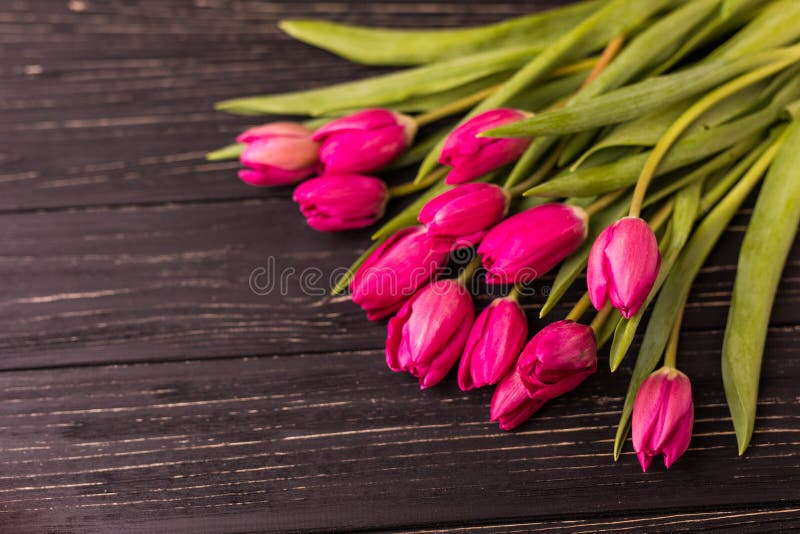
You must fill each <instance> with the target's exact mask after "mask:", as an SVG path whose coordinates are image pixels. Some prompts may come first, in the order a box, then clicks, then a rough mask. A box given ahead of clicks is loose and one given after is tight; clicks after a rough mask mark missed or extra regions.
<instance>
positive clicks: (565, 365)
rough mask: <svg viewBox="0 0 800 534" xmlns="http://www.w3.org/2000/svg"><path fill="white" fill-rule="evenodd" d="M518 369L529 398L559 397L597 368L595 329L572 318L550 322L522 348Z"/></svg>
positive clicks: (545, 399) (547, 398) (543, 399)
mask: <svg viewBox="0 0 800 534" xmlns="http://www.w3.org/2000/svg"><path fill="white" fill-rule="evenodd" d="M517 370H518V371H519V375H520V378H521V380H522V383H523V384H524V385H525V388H526V389H527V391H528V396H529V397H530V398H532V399H536V400H541V401H542V403H544V402H547V401H548V400H550V399H555V398H556V397H560V396H561V395H563V394H564V393H567V392H568V391H572V390H573V389H575V388H576V387H578V386H579V385H580V383H581V382H583V381H584V380H586V378H587V377H589V376H590V375H592V374H594V372H595V371H597V343H596V342H595V338H594V332H593V331H592V329H591V328H590V327H589V326H587V325H584V324H580V323H576V322H574V321H569V320H564V321H557V322H555V323H550V324H549V325H547V326H545V327H544V328H543V329H542V330H540V331H539V333H538V334H536V335H535V336H533V339H531V340H530V341H529V342H528V344H527V345H526V346H525V348H524V349H523V350H522V354H521V355H520V357H519V362H517Z"/></svg>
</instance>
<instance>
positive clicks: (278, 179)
mask: <svg viewBox="0 0 800 534" xmlns="http://www.w3.org/2000/svg"><path fill="white" fill-rule="evenodd" d="M313 133H314V132H313V131H312V130H310V129H308V128H306V127H305V126H303V125H302V124H297V123H294V122H272V123H269V124H265V125H263V126H258V127H256V128H251V129H249V130H247V131H245V132H244V133H242V134H241V135H240V136H239V137H238V138H237V139H236V140H237V141H238V142H239V143H247V146H246V147H245V149H244V151H243V152H242V155H241V156H240V161H241V162H242V165H244V166H246V167H249V169H242V170H240V171H239V178H241V179H242V181H244V182H247V183H248V184H251V185H290V184H295V183H297V182H299V181H300V180H302V179H303V178H308V177H309V176H311V175H312V174H314V173H315V172H317V171H318V170H319V168H320V162H319V155H318V152H319V143H316V142H314V141H313V140H312V139H311V136H312V135H313Z"/></svg>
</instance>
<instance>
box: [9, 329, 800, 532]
mask: <svg viewBox="0 0 800 534" xmlns="http://www.w3.org/2000/svg"><path fill="white" fill-rule="evenodd" d="M794 337H796V333H794V332H783V333H782V332H776V333H775V335H773V336H771V337H770V342H769V346H768V348H767V351H768V354H770V355H771V357H770V358H767V360H766V366H765V369H764V379H763V394H762V397H761V398H762V401H761V403H760V405H759V410H760V413H759V416H760V418H759V423H758V424H757V427H756V432H755V437H754V439H753V446H752V447H751V449H750V450H749V451H748V453H747V455H746V456H744V457H743V458H738V459H737V458H736V449H735V440H734V438H733V433H732V430H731V427H730V423H729V421H728V416H727V409H726V407H725V405H724V401H723V397H722V391H721V388H720V387H719V375H718V369H717V368H718V352H719V340H717V339H715V338H711V337H709V336H707V335H703V334H690V335H689V336H688V337H687V340H686V343H685V344H686V345H687V346H689V347H691V348H690V349H683V348H682V351H681V358H682V362H681V365H682V367H683V368H684V369H685V370H686V372H687V373H688V374H689V375H690V376H691V377H692V380H693V384H694V388H695V402H696V405H697V412H696V415H697V423H696V427H695V436H694V438H693V441H692V445H691V448H690V450H689V451H688V452H687V454H686V455H685V457H683V458H682V459H681V460H680V461H679V462H677V463H676V464H675V466H674V467H673V468H672V469H671V470H670V471H669V472H666V471H665V470H664V469H663V467H661V466H660V465H656V464H654V467H653V468H652V469H651V472H650V473H647V474H646V475H643V474H642V473H641V472H640V469H639V467H638V464H637V462H636V461H635V459H634V458H633V456H632V454H631V453H630V452H629V450H626V453H625V455H624V456H623V458H622V459H621V461H620V462H619V463H618V464H615V463H614V462H613V461H612V459H611V456H610V451H611V443H612V438H613V432H614V424H615V423H616V420H617V415H618V411H619V409H620V404H621V395H622V393H623V392H624V388H625V385H626V384H625V382H626V378H627V377H626V376H625V373H621V374H622V376H610V374H609V372H608V371H607V370H606V369H605V368H604V366H601V370H600V371H599V372H598V374H597V375H596V376H594V377H592V378H590V379H589V380H587V382H586V383H584V384H583V385H582V386H581V387H580V388H578V389H577V390H576V391H575V392H574V393H573V394H570V395H568V396H567V397H565V398H562V399H559V400H558V401H555V402H552V403H551V404H550V405H549V406H548V407H546V408H545V409H544V410H543V411H542V412H541V413H540V414H539V416H538V417H537V418H536V419H534V420H533V421H531V422H529V423H527V424H525V425H524V426H523V427H521V428H520V429H519V431H518V432H514V433H503V432H501V431H499V430H498V429H497V427H496V426H495V425H493V424H490V423H488V422H487V412H488V401H489V398H490V392H488V391H480V392H477V393H474V394H470V395H465V394H462V393H460V392H459V391H458V390H457V389H456V387H455V380H454V379H453V378H452V377H450V378H448V379H447V380H446V382H445V383H444V384H443V385H442V386H440V387H436V388H434V389H432V390H428V391H425V392H422V393H421V392H420V391H419V389H418V386H417V385H416V382H415V381H414V380H413V379H412V378H411V377H409V376H406V375H398V374H394V373H392V372H390V371H389V370H388V369H387V368H386V366H385V363H384V362H383V357H382V354H381V353H380V352H378V351H364V352H354V353H330V354H309V355H302V356H300V357H291V358H249V359H238V360H221V361H219V360H218V361H194V362H185V363H161V364H136V365H125V366H98V367H86V368H69V369H60V370H44V371H25V372H22V371H20V372H13V373H2V374H0V391H2V394H1V395H2V397H0V398H1V399H2V401H0V427H2V429H3V435H4V439H3V445H2V448H3V451H2V454H3V459H4V461H3V473H2V474H0V510H2V511H3V512H4V513H3V516H2V517H3V521H4V525H5V526H6V527H7V528H10V529H11V530H12V531H18V530H17V529H16V526H17V525H20V526H21V525H29V526H30V527H31V528H34V527H35V529H38V530H35V531H50V530H56V529H57V527H58V526H69V529H71V530H74V531H77V532H102V531H106V532H107V531H109V530H112V531H115V532H127V531H132V532H135V531H147V532H170V531H188V530H192V531H193V532H228V531H230V532H233V531H238V532H241V531H266V530H275V531H277V530H284V529H290V528H291V529H331V530H335V529H344V530H352V529H362V528H364V529H366V528H391V529H395V528H398V527H402V526H405V527H408V528H419V529H422V528H430V527H435V526H436V525H470V524H492V522H493V521H494V522H497V521H498V520H499V518H502V521H503V522H504V523H514V522H519V521H533V522H539V521H547V520H551V519H552V520H559V521H563V520H566V519H570V520H573V519H585V520H588V519H593V521H594V522H595V523H599V524H602V521H601V520H602V519H604V518H607V517H615V516H619V515H623V516H625V515H630V514H631V510H635V509H640V510H641V509H644V510H646V513H648V514H652V515H653V516H664V515H671V514H674V513H676V510H680V511H686V512H692V513H694V512H705V511H708V510H709V509H712V510H713V509H716V508H718V507H720V506H725V507H730V508H733V509H736V507H737V506H738V507H744V506H747V507H753V508H757V509H762V508H770V509H773V508H776V507H782V508H796V507H797V505H798V503H797V502H796V500H797V495H798V494H800V493H799V492H800V478H798V477H797V472H798V465H797V462H798V453H797V450H798V449H797V446H798V443H800V441H798V440H800V417H798V405H799V403H800V400H798V398H797V394H796V393H797V392H796V387H795V385H796V383H797V381H798V379H800V354H799V353H798V351H800V349H799V348H798V347H797V345H796V344H794V343H792V342H791V340H792V339H794ZM792 514H793V519H794V520H796V514H795V513H794V512H792ZM681 517H682V518H683V519H681V520H682V521H687V523H685V524H686V525H691V523H690V522H688V521H689V520H690V519H691V518H692V516H691V515H689V516H685V517H684V516H681ZM790 519H792V518H788V519H786V520H787V521H788V520H790ZM654 521H655V519H654ZM676 524H677V525H680V524H682V523H680V522H678V523H676ZM245 525H249V527H248V528H245ZM591 525H592V522H588V526H591ZM574 526H575V527H576V526H577V524H575V525H574ZM587 528H588V527H587ZM595 528H600V527H599V526H598V527H595Z"/></svg>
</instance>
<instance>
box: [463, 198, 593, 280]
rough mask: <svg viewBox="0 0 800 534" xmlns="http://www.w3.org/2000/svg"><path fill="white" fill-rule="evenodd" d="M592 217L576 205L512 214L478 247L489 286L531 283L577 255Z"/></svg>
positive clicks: (546, 206) (542, 208)
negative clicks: (568, 257) (563, 261)
mask: <svg viewBox="0 0 800 534" xmlns="http://www.w3.org/2000/svg"><path fill="white" fill-rule="evenodd" d="M588 220H589V216H588V215H587V214H586V212H585V211H583V210H582V209H581V208H579V207H577V206H568V205H566V204H543V205H541V206H536V207H535V208H531V209H529V210H526V211H523V212H521V213H518V214H516V215H512V216H511V217H509V218H508V219H506V220H504V221H503V222H501V223H500V224H498V225H497V226H495V227H494V228H492V229H491V230H489V232H488V233H487V234H486V236H485V237H484V238H483V241H481V244H480V246H479V247H478V254H480V255H481V256H482V263H483V267H484V269H486V281H487V282H488V283H490V284H510V283H523V282H529V281H531V280H533V279H535V278H537V277H538V276H541V275H543V274H545V273H546V272H547V271H549V270H550V269H552V268H553V267H555V266H556V265H557V264H558V263H559V262H561V260H563V259H564V258H566V257H567V256H569V255H570V254H572V253H573V252H575V250H576V249H577V248H578V247H579V246H580V245H581V243H583V240H584V239H586V231H587V223H588Z"/></svg>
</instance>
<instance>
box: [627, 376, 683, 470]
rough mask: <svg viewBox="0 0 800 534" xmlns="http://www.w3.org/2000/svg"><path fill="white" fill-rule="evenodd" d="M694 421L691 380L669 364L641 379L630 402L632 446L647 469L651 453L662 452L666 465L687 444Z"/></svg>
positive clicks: (677, 456) (675, 458)
mask: <svg viewBox="0 0 800 534" xmlns="http://www.w3.org/2000/svg"><path fill="white" fill-rule="evenodd" d="M693 424H694V404H693V403H692V383H691V382H690V381H689V377H688V376H686V375H685V374H683V373H681V372H680V371H678V370H677V369H675V368H673V367H662V368H661V369H659V370H658V371H656V372H654V373H653V374H651V375H650V376H648V377H647V379H645V381H644V382H643V383H642V386H641V387H640V388H639V393H637V394H636V400H635V401H634V403H633V449H634V450H635V451H636V456H637V457H638V458H639V463H640V464H641V465H642V470H643V471H647V468H648V467H650V462H652V461H653V457H654V456H656V455H658V454H663V455H664V466H666V467H667V468H669V467H670V466H671V465H672V464H674V463H675V460H677V459H678V458H680V457H681V455H682V454H683V453H684V452H686V449H688V448H689V441H690V440H691V439H692V425H693Z"/></svg>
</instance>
